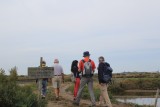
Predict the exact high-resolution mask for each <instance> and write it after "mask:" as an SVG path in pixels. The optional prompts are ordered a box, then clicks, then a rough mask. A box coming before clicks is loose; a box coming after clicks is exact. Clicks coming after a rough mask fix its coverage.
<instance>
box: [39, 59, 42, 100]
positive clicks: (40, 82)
mask: <svg viewBox="0 0 160 107" xmlns="http://www.w3.org/2000/svg"><path fill="white" fill-rule="evenodd" d="M42 61H43V57H41V58H40V67H42ZM41 89H42V79H40V78H39V79H38V102H39V101H40V96H41Z"/></svg>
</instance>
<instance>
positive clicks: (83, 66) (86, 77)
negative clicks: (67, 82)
mask: <svg viewBox="0 0 160 107" xmlns="http://www.w3.org/2000/svg"><path fill="white" fill-rule="evenodd" d="M83 57H84V58H83V59H82V60H80V61H79V62H78V61H77V60H74V61H73V62H72V65H71V72H72V73H73V76H74V77H75V79H74V80H75V82H74V92H73V94H74V98H73V104H74V105H75V106H79V103H80V99H81V96H82V92H83V89H84V87H85V86H86V85H87V86H88V91H89V94H90V97H91V103H92V105H91V106H92V107H95V106H96V100H95V96H94V91H93V75H94V72H95V69H96V65H95V63H94V61H93V60H91V59H90V53H89V52H88V51H85V52H84V53H83ZM98 60H99V65H98V67H97V69H98V80H99V87H100V91H101V94H100V105H101V106H105V107H112V104H111V101H110V99H109V96H108V92H107V87H108V83H109V82H110V81H111V77H112V68H111V67H110V65H109V63H107V62H105V59H104V57H103V56H101V57H99V59H98ZM43 63H44V65H43V64H42V65H43V66H46V63H45V62H43ZM43 66H42V67H43ZM53 67H54V78H52V84H53V88H54V93H55V95H56V99H57V100H58V99H59V94H60V84H61V82H64V73H63V68H62V67H61V65H59V60H58V59H55V60H54V66H53ZM46 89H47V79H46V78H45V79H43V80H42V98H45V96H46Z"/></svg>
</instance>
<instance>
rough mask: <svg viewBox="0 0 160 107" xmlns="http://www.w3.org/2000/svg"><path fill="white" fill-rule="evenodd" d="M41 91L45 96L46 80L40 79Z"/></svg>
mask: <svg viewBox="0 0 160 107" xmlns="http://www.w3.org/2000/svg"><path fill="white" fill-rule="evenodd" d="M41 93H42V95H44V96H46V93H47V80H42V90H41Z"/></svg>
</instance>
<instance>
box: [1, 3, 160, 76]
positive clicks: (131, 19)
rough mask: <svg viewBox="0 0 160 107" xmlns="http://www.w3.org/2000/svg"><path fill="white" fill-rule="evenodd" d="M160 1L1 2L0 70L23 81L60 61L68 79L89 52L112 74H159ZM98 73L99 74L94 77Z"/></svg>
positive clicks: (92, 57)
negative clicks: (74, 63) (29, 72)
mask: <svg viewBox="0 0 160 107" xmlns="http://www.w3.org/2000/svg"><path fill="white" fill-rule="evenodd" d="M159 4H160V1H159V0H79V1H78V0H47V1H46V0H0V68H3V69H4V70H5V71H6V74H9V70H10V69H11V68H13V67H14V66H17V68H18V74H19V75H27V68H28V67H37V66H39V62H40V57H43V59H44V60H45V61H46V63H47V66H49V67H50V66H53V61H54V59H55V58H58V59H59V61H60V64H61V65H62V67H63V69H64V73H65V74H70V67H71V62H72V61H73V60H75V59H76V60H81V59H83V52H84V51H89V52H90V54H91V56H90V58H91V59H92V60H94V62H95V63H96V66H98V57H99V56H104V57H105V60H106V61H107V62H108V63H110V65H111V67H112V68H113V70H114V71H113V72H114V73H119V72H124V71H130V72H131V71H138V72H144V71H146V72H153V71H158V70H159V69H160V66H159V64H160V14H159V12H160V6H159ZM96 72H97V71H96Z"/></svg>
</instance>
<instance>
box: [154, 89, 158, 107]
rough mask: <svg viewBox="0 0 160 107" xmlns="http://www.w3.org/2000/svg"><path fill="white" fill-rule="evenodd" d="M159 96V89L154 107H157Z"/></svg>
mask: <svg viewBox="0 0 160 107" xmlns="http://www.w3.org/2000/svg"><path fill="white" fill-rule="evenodd" d="M158 96H159V88H158V89H157V93H156V99H155V104H154V107H157V101H158Z"/></svg>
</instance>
